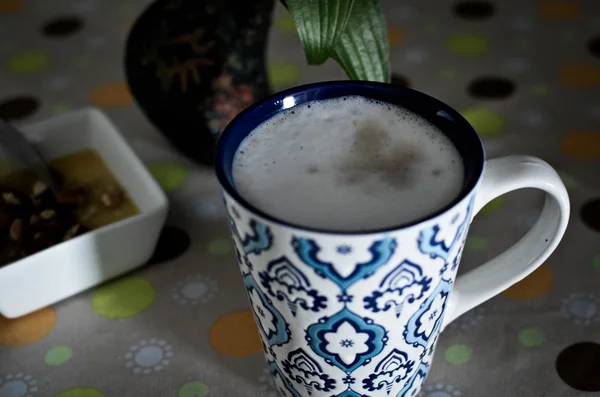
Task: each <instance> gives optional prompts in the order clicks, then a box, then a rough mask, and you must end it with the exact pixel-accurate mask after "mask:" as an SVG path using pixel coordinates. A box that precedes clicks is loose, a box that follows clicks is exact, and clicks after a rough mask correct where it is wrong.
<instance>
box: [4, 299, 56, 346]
mask: <svg viewBox="0 0 600 397" xmlns="http://www.w3.org/2000/svg"><path fill="white" fill-rule="evenodd" d="M55 324H56V312H55V311H54V309H52V308H51V307H46V308H44V309H41V310H38V311H37V312H33V313H31V314H28V315H26V316H23V317H19V318H15V319H12V320H9V319H7V318H4V317H2V316H0V345H4V346H26V345H30V344H32V343H34V342H37V341H38V340H40V339H43V338H44V337H46V335H48V334H49V333H50V331H52V329H54V325H55Z"/></svg>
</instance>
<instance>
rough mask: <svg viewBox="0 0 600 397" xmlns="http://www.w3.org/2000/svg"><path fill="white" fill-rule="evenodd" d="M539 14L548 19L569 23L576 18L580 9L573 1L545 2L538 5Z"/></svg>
mask: <svg viewBox="0 0 600 397" xmlns="http://www.w3.org/2000/svg"><path fill="white" fill-rule="evenodd" d="M540 12H541V13H542V15H543V16H545V17H546V18H548V19H553V20H556V21H569V20H572V19H575V18H577V17H578V16H579V14H580V13H581V9H580V7H579V3H577V2H576V1H574V0H545V1H542V2H541V4H540Z"/></svg>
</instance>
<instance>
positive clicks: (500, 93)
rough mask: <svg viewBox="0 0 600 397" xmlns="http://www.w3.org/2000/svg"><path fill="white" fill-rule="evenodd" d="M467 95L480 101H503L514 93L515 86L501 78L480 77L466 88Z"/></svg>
mask: <svg viewBox="0 0 600 397" xmlns="http://www.w3.org/2000/svg"><path fill="white" fill-rule="evenodd" d="M468 91H469V94H471V96H473V97H475V98H482V99H504V98H508V97H509V96H511V95H512V94H513V93H514V92H515V85H514V84H513V83H512V82H511V81H510V80H507V79H505V78H502V77H480V78H478V79H475V80H473V81H472V82H471V83H470V84H469V87H468Z"/></svg>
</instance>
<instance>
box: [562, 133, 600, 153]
mask: <svg viewBox="0 0 600 397" xmlns="http://www.w3.org/2000/svg"><path fill="white" fill-rule="evenodd" d="M560 149H561V150H562V152H563V153H564V154H566V155H567V156H571V157H573V158H576V159H579V160H598V159H600V131H573V132H568V133H566V134H565V135H563V137H562V138H561V140H560Z"/></svg>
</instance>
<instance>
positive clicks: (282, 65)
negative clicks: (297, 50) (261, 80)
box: [267, 62, 300, 87]
mask: <svg viewBox="0 0 600 397" xmlns="http://www.w3.org/2000/svg"><path fill="white" fill-rule="evenodd" d="M267 73H268V75H269V82H270V83H271V85H272V86H273V87H282V86H288V85H291V84H293V83H295V82H296V81H297V80H298V78H299V77H300V70H299V69H298V67H297V66H296V65H293V64H291V63H287V62H271V63H269V66H268V68H267Z"/></svg>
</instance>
